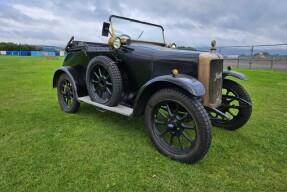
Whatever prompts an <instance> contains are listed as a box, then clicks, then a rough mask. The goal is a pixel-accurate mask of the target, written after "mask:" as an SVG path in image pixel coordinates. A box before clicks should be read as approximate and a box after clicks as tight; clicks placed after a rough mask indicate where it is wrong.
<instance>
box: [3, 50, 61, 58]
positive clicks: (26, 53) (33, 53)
mask: <svg viewBox="0 0 287 192" xmlns="http://www.w3.org/2000/svg"><path fill="white" fill-rule="evenodd" d="M0 55H10V56H48V57H55V56H65V55H66V53H64V52H49V51H1V52H0Z"/></svg>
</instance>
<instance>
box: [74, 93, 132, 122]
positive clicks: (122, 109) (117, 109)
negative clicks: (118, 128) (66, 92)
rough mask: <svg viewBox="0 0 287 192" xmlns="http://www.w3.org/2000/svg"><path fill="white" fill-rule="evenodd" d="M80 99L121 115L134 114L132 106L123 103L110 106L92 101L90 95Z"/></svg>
mask: <svg viewBox="0 0 287 192" xmlns="http://www.w3.org/2000/svg"><path fill="white" fill-rule="evenodd" d="M78 99H79V101H82V102H84V103H88V104H90V105H93V106H95V107H99V108H101V109H105V110H107V111H112V112H115V113H119V114H121V115H125V116H128V117H130V116H132V114H133V109H132V108H130V107H126V106H123V105H118V106H115V107H109V106H106V105H103V104H100V103H96V102H94V101H92V100H91V98H90V96H85V97H79V98H78Z"/></svg>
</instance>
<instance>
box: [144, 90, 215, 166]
mask: <svg viewBox="0 0 287 192" xmlns="http://www.w3.org/2000/svg"><path fill="white" fill-rule="evenodd" d="M145 122H146V125H147V128H148V133H149V136H150V138H151V140H152V142H153V144H154V145H155V147H156V148H157V150H158V151H159V152H161V153H162V154H164V155H166V156H168V157H171V158H172V159H174V160H177V161H180V162H184V163H194V162H196V161H198V160H200V159H202V158H203V157H204V156H205V155H206V153H207V152H208V149H209V147H210V144H211V138H212V137H211V124H210V121H209V117H208V114H207V113H206V111H205V109H204V108H203V106H202V105H201V104H200V103H199V102H198V101H197V100H195V99H192V98H190V97H188V96H187V95H185V94H184V93H182V92H181V91H178V90H175V89H163V90H160V91H158V92H157V93H155V94H154V95H153V96H152V97H151V99H150V100H149V102H148V104H147V107H146V111H145Z"/></svg>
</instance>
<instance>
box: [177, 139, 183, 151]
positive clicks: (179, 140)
mask: <svg viewBox="0 0 287 192" xmlns="http://www.w3.org/2000/svg"><path fill="white" fill-rule="evenodd" d="M177 140H178V143H179V145H180V148H181V149H183V146H182V141H181V137H180V136H177Z"/></svg>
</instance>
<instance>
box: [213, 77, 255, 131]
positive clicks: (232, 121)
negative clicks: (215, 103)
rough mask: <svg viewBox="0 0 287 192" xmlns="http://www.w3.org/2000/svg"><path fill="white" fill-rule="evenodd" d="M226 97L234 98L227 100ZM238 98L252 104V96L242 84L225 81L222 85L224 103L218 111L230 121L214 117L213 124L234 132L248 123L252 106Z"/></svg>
mask: <svg viewBox="0 0 287 192" xmlns="http://www.w3.org/2000/svg"><path fill="white" fill-rule="evenodd" d="M226 96H232V97H233V98H226ZM237 98H240V99H243V100H245V101H247V102H248V103H250V104H252V101H251V98H250V96H249V95H248V93H247V91H246V90H245V89H244V88H243V87H242V86H241V85H240V84H238V83H236V82H235V81H232V80H229V79H225V80H224V81H223V85H222V103H221V106H219V107H218V108H217V109H218V110H219V111H221V112H223V113H224V114H225V115H227V116H228V117H229V120H223V119H222V118H218V117H217V116H216V115H212V117H211V122H212V124H213V125H214V126H216V127H221V128H224V129H227V130H230V131H234V130H236V129H239V128H241V127H243V126H244V125H245V124H246V123H247V121H248V120H249V118H250V116H251V113H252V105H248V104H246V103H244V102H242V101H240V100H239V99H237Z"/></svg>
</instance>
